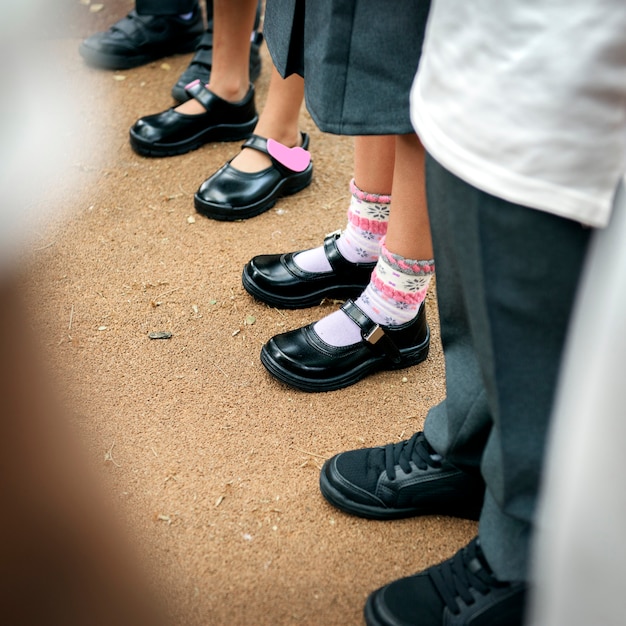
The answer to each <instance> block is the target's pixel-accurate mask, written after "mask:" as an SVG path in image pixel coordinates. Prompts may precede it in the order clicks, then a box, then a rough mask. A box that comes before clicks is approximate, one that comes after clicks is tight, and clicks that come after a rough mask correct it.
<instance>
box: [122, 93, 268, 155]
mask: <svg viewBox="0 0 626 626" xmlns="http://www.w3.org/2000/svg"><path fill="white" fill-rule="evenodd" d="M187 93H188V94H189V95H190V96H191V97H192V98H195V99H196V100H197V101H198V102H199V103H200V104H201V105H202V106H203V107H204V108H205V112H204V113H200V114H198V115H188V114H185V113H179V112H178V111H176V110H175V109H174V108H170V109H168V110H167V111H163V112H162V113H157V114H156V115H148V116H146V117H142V118H141V119H139V120H137V121H136V122H135V124H134V125H133V126H132V128H131V129H130V145H131V146H132V148H133V150H135V152H137V153H139V154H141V155H143V156H155V157H161V156H174V155H176V154H184V153H185V152H189V151H191V150H196V149H197V148H199V147H200V146H202V145H203V144H205V143H208V142H209V141H240V140H241V139H245V138H246V137H249V136H250V134H251V133H252V131H253V130H254V127H255V126H256V123H257V120H258V116H257V112H256V108H255V106H254V86H253V85H250V89H249V90H248V93H247V94H246V95H245V97H244V98H243V99H242V100H240V101H239V102H228V101H227V100H224V99H222V98H220V97H219V96H217V95H215V94H214V93H213V92H211V91H209V90H208V89H207V88H206V87H205V85H203V84H202V83H201V82H200V81H194V82H193V83H190V84H189V85H187Z"/></svg>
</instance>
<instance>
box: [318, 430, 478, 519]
mask: <svg viewBox="0 0 626 626" xmlns="http://www.w3.org/2000/svg"><path fill="white" fill-rule="evenodd" d="M320 489H321V491H322V495H323V496H324V497H325V498H326V500H328V502H330V503H331V504H332V505H334V506H336V507H337V508H339V509H341V510H342V511H345V512H346V513H351V514H353V515H358V516H359V517H367V518H370V519H379V520H385V519H399V518H402V517H411V516H416V515H451V516H454V517H462V518H466V519H474V520H475V519H478V516H479V515H480V510H481V507H482V503H483V497H484V492H485V485H484V482H483V480H482V478H481V477H480V476H474V475H472V474H469V473H467V472H464V471H461V470H459V469H457V468H456V467H454V466H453V465H451V464H450V463H448V462H446V461H445V460H444V459H443V458H442V457H441V456H440V455H438V454H437V453H436V452H435V451H434V450H433V449H432V448H431V446H430V444H429V443H428V442H427V441H426V438H425V437H424V434H423V433H421V432H418V433H415V435H413V437H411V439H408V440H406V441H401V442H399V443H391V444H389V445H387V446H384V447H377V448H363V449H360V450H351V451H350V452H342V453H341V454H337V455H336V456H334V457H332V458H330V459H328V461H326V463H324V466H323V467H322V471H321V474H320Z"/></svg>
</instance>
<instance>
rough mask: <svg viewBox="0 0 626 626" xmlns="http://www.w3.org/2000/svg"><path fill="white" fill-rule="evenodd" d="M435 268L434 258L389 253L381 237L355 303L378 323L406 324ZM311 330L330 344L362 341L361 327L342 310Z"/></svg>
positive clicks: (340, 344)
mask: <svg viewBox="0 0 626 626" xmlns="http://www.w3.org/2000/svg"><path fill="white" fill-rule="evenodd" d="M434 271H435V262H434V260H432V259H431V260H428V261H416V260H411V259H405V258H404V257H401V256H400V255H397V254H392V253H391V252H389V250H387V248H386V246H385V242H384V239H383V240H382V241H381V246H380V257H379V259H378V262H377V263H376V267H375V268H374V271H373V272H372V278H371V280H370V283H369V285H368V286H367V287H366V288H365V291H364V292H363V293H362V294H361V295H360V296H359V297H358V298H357V299H356V300H355V304H356V305H357V306H358V307H359V308H360V309H361V310H362V311H363V312H364V313H365V314H366V315H368V316H369V317H370V318H371V319H372V320H373V321H374V322H376V323H377V324H380V325H381V326H400V325H402V324H406V323H407V322H410V321H411V320H412V319H414V318H415V316H416V315H417V314H418V312H419V309H420V306H421V304H422V302H423V301H424V299H425V298H426V293H427V292H428V285H429V283H430V279H431V277H432V275H433V274H434ZM314 329H315V332H316V333H317V334H318V335H319V337H320V338H321V339H322V340H323V341H325V342H326V343H328V344H330V345H331V346H336V347H341V346H349V345H351V344H354V343H357V342H359V341H360V340H361V329H360V328H359V327H358V326H357V325H356V324H355V323H354V322H353V321H352V320H351V319H350V318H349V317H348V316H347V315H346V314H345V313H344V312H343V311H335V312H334V313H331V314H330V315H328V316H327V317H324V318H322V319H321V320H320V321H319V322H317V323H316V324H315V326H314Z"/></svg>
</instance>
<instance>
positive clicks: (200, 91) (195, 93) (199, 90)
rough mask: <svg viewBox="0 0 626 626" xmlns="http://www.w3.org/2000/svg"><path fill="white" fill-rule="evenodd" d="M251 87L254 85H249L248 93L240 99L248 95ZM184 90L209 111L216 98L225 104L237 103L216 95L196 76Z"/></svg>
mask: <svg viewBox="0 0 626 626" xmlns="http://www.w3.org/2000/svg"><path fill="white" fill-rule="evenodd" d="M253 89H254V87H253V86H252V85H250V89H249V90H248V93H247V94H246V95H245V96H244V97H243V99H242V101H243V100H245V99H247V98H248V97H249V95H250V92H251V91H252V90H253ZM185 91H186V92H187V93H188V94H189V95H190V96H191V97H192V98H194V99H195V100H197V101H198V102H199V103H200V104H201V105H202V106H203V107H204V108H205V110H206V111H209V110H210V109H211V108H212V106H213V103H214V102H215V101H216V100H217V101H222V102H225V103H226V104H227V105H228V104H238V103H234V102H228V101H227V100H224V99H223V98H220V97H219V96H218V95H216V94H214V93H213V92H212V91H210V90H209V89H208V88H207V86H206V85H205V84H204V83H203V82H202V81H201V80H200V79H199V78H196V80H194V81H192V82H190V83H189V84H188V85H185Z"/></svg>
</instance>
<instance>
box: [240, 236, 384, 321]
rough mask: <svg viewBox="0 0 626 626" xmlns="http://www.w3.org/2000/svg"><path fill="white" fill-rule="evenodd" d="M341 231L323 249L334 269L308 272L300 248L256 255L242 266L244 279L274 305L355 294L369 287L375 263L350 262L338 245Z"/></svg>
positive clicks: (251, 290) (291, 305)
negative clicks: (299, 263) (301, 261)
mask: <svg viewBox="0 0 626 626" xmlns="http://www.w3.org/2000/svg"><path fill="white" fill-rule="evenodd" d="M338 237H339V235H338V234H337V233H334V234H332V235H328V236H327V237H326V239H325V240H324V252H325V253H326V258H327V259H328V262H329V263H330V266H331V267H332V268H333V269H332V271H331V272H319V273H317V272H307V271H305V270H303V269H300V268H299V267H298V266H297V265H296V263H295V261H294V260H293V258H294V257H295V256H296V255H297V254H298V253H297V252H288V253H287V254H265V255H261V256H255V257H254V258H253V259H252V260H251V261H249V262H248V263H247V264H246V266H245V267H244V268H243V274H242V277H241V281H242V283H243V286H244V289H245V290H246V291H247V292H248V293H249V294H250V295H251V296H254V297H255V298H257V299H258V300H261V302H265V303H266V304H269V305H271V306H275V307H278V308H283V309H303V308H306V307H310V306H315V305H317V304H319V303H320V302H321V301H322V300H323V299H324V298H336V299H340V300H345V299H346V298H356V297H357V296H359V295H360V294H361V292H362V291H363V289H365V287H367V285H368V283H369V281H370V277H371V275H372V271H373V270H374V268H375V267H376V263H351V262H350V261H347V260H346V259H345V258H344V257H343V256H341V253H340V252H339V250H338V248H337V239H338Z"/></svg>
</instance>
